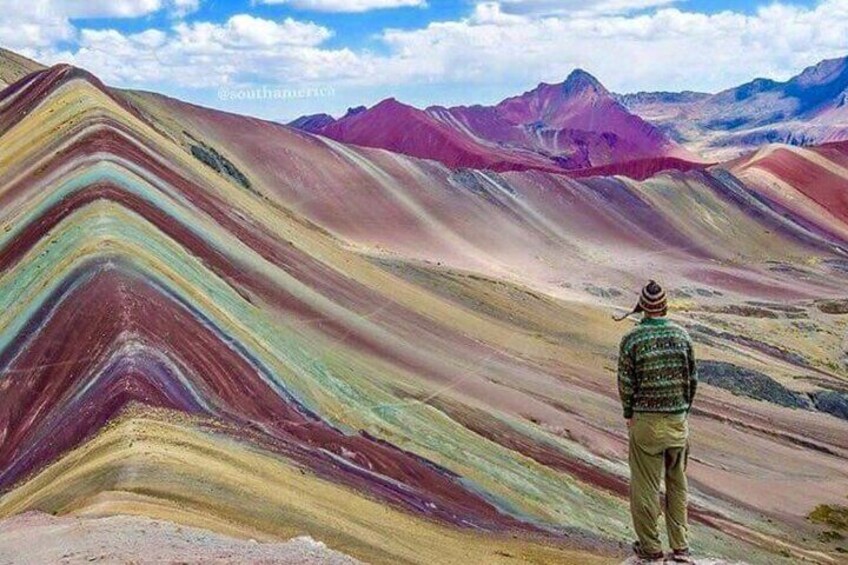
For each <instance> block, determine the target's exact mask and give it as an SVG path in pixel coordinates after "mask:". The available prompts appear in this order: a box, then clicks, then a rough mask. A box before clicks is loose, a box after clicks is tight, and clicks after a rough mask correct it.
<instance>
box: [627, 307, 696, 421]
mask: <svg viewBox="0 0 848 565" xmlns="http://www.w3.org/2000/svg"><path fill="white" fill-rule="evenodd" d="M697 386H698V376H697V372H696V369H695V355H694V352H693V349H692V340H691V338H690V337H689V334H688V333H686V330H684V329H683V328H681V327H680V326H678V325H677V324H675V323H674V322H671V321H669V320H667V319H666V318H647V317H646V318H644V319H643V320H642V321H641V322H640V323H639V324H638V325H637V326H636V327H635V328H633V329H632V330H630V332H628V333H627V335H625V336H624V337H623V338H622V339H621V350H620V351H619V356H618V392H619V395H620V396H621V404H622V407H623V408H624V417H625V418H632V417H633V412H688V411H689V407H690V406H691V405H692V400H693V399H694V398H695V389H696V387H697Z"/></svg>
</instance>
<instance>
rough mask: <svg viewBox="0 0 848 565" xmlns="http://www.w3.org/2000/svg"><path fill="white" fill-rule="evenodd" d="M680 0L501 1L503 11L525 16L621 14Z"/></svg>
mask: <svg viewBox="0 0 848 565" xmlns="http://www.w3.org/2000/svg"><path fill="white" fill-rule="evenodd" d="M678 1H680V0H501V2H500V5H502V6H503V11H504V12H505V13H510V14H525V15H575V14H601V13H603V14H621V13H628V12H635V11H638V10H645V9H647V8H655V7H657V6H667V5H669V4H673V3H675V2H678Z"/></svg>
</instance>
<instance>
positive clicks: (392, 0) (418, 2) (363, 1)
mask: <svg viewBox="0 0 848 565" xmlns="http://www.w3.org/2000/svg"><path fill="white" fill-rule="evenodd" d="M261 2H262V3H263V4H289V5H291V6H293V7H295V8H299V9H301V10H314V11H316V12H368V11H370V10H381V9H387V8H407V7H424V6H426V5H427V2H426V0H261Z"/></svg>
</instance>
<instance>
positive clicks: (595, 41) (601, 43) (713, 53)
mask: <svg viewBox="0 0 848 565" xmlns="http://www.w3.org/2000/svg"><path fill="white" fill-rule="evenodd" d="M846 29H848V0H824V1H822V2H821V3H819V4H818V5H816V6H814V7H812V8H804V7H800V6H793V5H785V4H772V5H769V6H768V7H764V8H761V9H759V10H757V11H756V12H755V13H753V14H750V15H748V14H743V13H738V12H731V11H725V12H721V13H717V14H711V15H710V14H703V13H698V12H689V11H683V10H680V9H678V8H662V9H659V10H652V11H650V12H648V13H639V14H633V15H627V14H583V15H578V16H538V15H536V14H523V15H522V14H516V13H509V12H507V11H506V8H505V6H504V3H502V2H501V3H498V2H482V3H478V4H477V5H476V8H475V11H474V12H473V14H472V15H471V16H470V17H469V18H467V19H464V20H460V21H451V22H434V23H431V24H429V25H427V26H426V27H424V28H420V29H414V30H386V31H385V32H384V33H383V36H382V37H383V40H384V41H385V42H386V43H387V44H388V45H389V46H390V48H391V52H392V53H393V58H395V59H399V58H400V59H403V60H404V61H405V63H406V64H405V65H404V66H403V69H405V71H404V75H405V77H406V80H419V81H422V82H434V81H444V82H452V83H472V84H478V83H479V84H487V83H488V84H491V83H493V82H495V81H501V82H502V83H505V84H526V85H530V84H533V83H535V82H538V81H540V80H543V81H547V82H553V81H558V80H562V79H563V78H564V77H565V76H566V75H567V74H568V73H569V72H570V71H571V70H572V69H573V68H574V67H582V68H584V69H587V70H589V71H590V72H592V73H593V74H596V75H597V76H598V77H599V78H600V79H601V80H602V81H603V82H605V84H607V85H608V86H609V87H611V88H614V89H616V90H619V91H629V90H636V89H675V90H677V89H684V88H698V89H708V90H715V89H719V88H724V87H728V86H732V85H735V84H738V83H741V82H745V81H747V80H750V79H751V78H752V77H755V76H768V77H774V78H788V77H789V76H790V75H791V74H794V73H796V72H798V71H799V70H800V69H801V68H803V67H804V66H806V65H808V64H812V63H814V62H817V61H818V60H821V59H825V58H831V57H840V56H845V55H848V34H846V33H845V30H846Z"/></svg>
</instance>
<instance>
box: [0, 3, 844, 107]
mask: <svg viewBox="0 0 848 565" xmlns="http://www.w3.org/2000/svg"><path fill="white" fill-rule="evenodd" d="M3 1H4V0H0V2H3ZM46 1H47V0H32V3H33V4H39V3H41V4H44V3H45V2H46ZM536 1H537V2H541V1H542V0H536ZM605 1H606V0H605ZM617 1H618V0H617ZM637 1H641V0H637ZM53 23H54V24H55V25H54V27H50V28H42V29H41V30H40V31H37V32H32V33H31V37H32V39H31V43H30V45H35V46H38V47H39V49H38V50H37V51H38V52H37V53H29V54H31V55H38V56H40V58H41V59H42V60H46V61H47V62H57V61H62V60H64V61H69V62H72V63H74V64H77V65H79V66H82V67H84V68H88V69H89V70H91V71H93V72H94V73H95V74H98V75H99V76H101V77H102V78H103V79H104V80H106V81H107V82H109V83H112V84H115V85H122V86H141V87H144V88H151V89H155V90H163V91H166V92H167V91H172V92H173V91H174V89H175V88H178V87H197V88H216V87H218V86H221V85H247V84H254V85H256V84H261V85H285V86H293V85H304V84H316V83H318V84H320V85H322V86H332V87H334V88H336V89H337V91H342V89H344V88H345V87H348V86H349V87H351V88H355V89H358V90H359V91H360V92H362V91H363V90H365V91H367V90H368V89H370V90H371V91H375V92H376V91H377V90H381V91H383V92H391V91H392V90H400V89H401V88H404V89H405V90H406V91H407V92H409V91H410V88H412V87H415V86H416V85H422V86H423V85H426V86H427V90H426V93H427V95H428V96H429V95H430V93H435V94H433V95H432V96H433V97H432V98H431V99H430V100H427V101H428V102H441V100H439V98H438V96H439V92H440V90H439V89H440V88H442V87H444V88H446V89H447V88H449V87H451V85H461V86H462V88H465V87H468V88H467V91H468V98H467V99H465V100H463V102H469V103H470V102H477V101H484V100H480V99H479V98H477V97H476V96H475V92H478V91H481V90H485V91H486V92H489V93H494V92H501V93H502V94H504V95H506V94H509V93H513V92H515V91H516V90H517V89H519V88H521V87H530V86H532V85H535V84H536V83H538V82H539V81H545V82H556V81H560V80H562V79H564V77H565V76H567V75H568V73H569V72H570V71H571V70H573V69H574V68H575V67H582V68H584V69H586V70H588V71H589V72H591V73H593V74H595V75H596V76H597V77H598V78H599V79H600V80H601V81H602V82H604V84H605V85H606V86H607V87H608V88H610V89H612V90H615V91H618V92H628V91H633V90H643V89H647V90H660V89H662V90H682V89H698V90H717V89H720V88H725V87H729V86H735V85H737V84H740V83H742V82H746V81H748V80H750V79H751V78H753V77H756V76H765V77H770V78H777V79H785V78H788V77H789V76H791V75H792V74H795V73H797V72H798V71H799V70H800V69H802V68H803V67H805V66H807V65H809V64H813V63H815V62H817V61H819V60H821V59H826V58H831V57H839V56H845V55H848V34H845V33H844V30H846V29H848V0H823V1H822V2H820V3H819V4H817V5H815V6H813V7H809V8H805V7H801V6H797V5H788V4H771V5H769V6H767V7H763V8H761V9H759V10H757V11H755V12H754V13H752V14H743V13H739V12H732V11H725V12H721V13H717V14H704V13H698V12H694V11H685V10H682V9H679V8H676V7H672V8H660V9H651V10H648V11H645V12H636V13H631V14H627V13H617V14H615V13H613V14H599V13H594V14H590V13H583V14H580V15H568V16H564V15H540V14H538V13H516V12H515V11H512V12H510V11H509V10H508V8H507V7H505V5H504V3H503V2H500V3H499V2H492V1H488V2H480V3H478V4H476V5H475V7H474V10H473V11H472V12H471V14H469V16H468V17H466V18H464V19H461V20H456V21H443V22H432V23H429V24H427V25H426V26H424V27H420V28H417V29H403V30H400V29H388V30H384V31H383V32H382V33H381V34H380V35H379V36H378V37H377V39H378V40H379V41H381V42H382V43H383V44H384V46H385V50H384V51H383V52H380V53H376V52H372V51H368V50H353V49H350V48H345V47H335V46H329V45H328V39H329V38H330V37H331V36H332V30H330V29H328V28H326V27H324V26H320V25H317V24H315V23H311V22H307V21H298V20H294V19H291V18H289V19H285V20H282V21H275V20H269V19H264V18H259V17H256V16H251V15H247V14H240V15H236V16H233V17H231V18H230V19H229V20H227V21H225V22H220V23H212V22H175V23H174V24H172V25H171V27H170V28H169V29H167V30H155V29H152V30H148V31H146V32H143V33H137V34H125V33H120V32H118V31H114V30H107V31H93V30H82V31H81V32H80V33H79V34H78V38H77V42H76V43H77V46H76V47H75V48H74V50H73V51H72V52H67V51H63V52H56V51H55V50H53V49H51V48H50V47H49V45H50V43H49V41H50V38H51V37H61V36H62V35H63V34H67V33H68V30H67V29H66V28H64V27H63V26H62V22H61V21H58V22H53ZM4 24H5V22H3V23H0V34H1V33H3V30H2V26H3V25H4ZM18 34H21V30H18ZM39 34H40V35H39ZM0 40H2V36H0ZM28 41H30V40H28ZM116 61H121V62H124V63H125V64H116ZM126 62H131V64H126ZM478 87H480V88H478ZM456 90H457V89H454V92H456ZM419 92H421V93H422V94H421V96H420V98H419V100H418V102H421V100H424V97H425V94H424V93H425V91H424V90H419ZM336 102H337V103H338V100H337V101H336ZM346 102H348V103H350V104H351V105H353V104H356V103H358V102H360V101H359V100H349V101H346Z"/></svg>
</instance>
